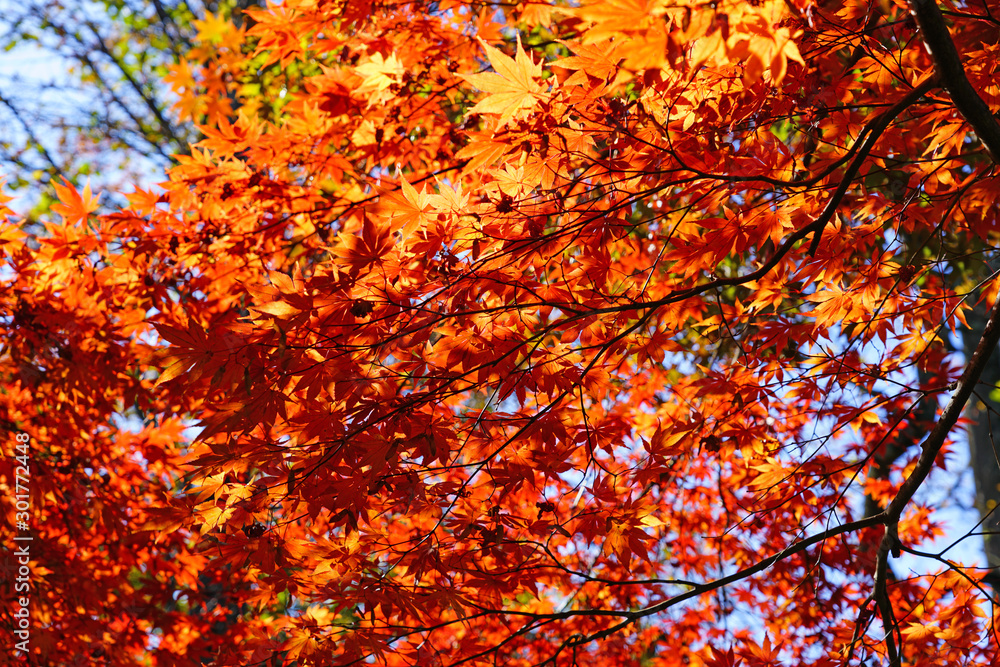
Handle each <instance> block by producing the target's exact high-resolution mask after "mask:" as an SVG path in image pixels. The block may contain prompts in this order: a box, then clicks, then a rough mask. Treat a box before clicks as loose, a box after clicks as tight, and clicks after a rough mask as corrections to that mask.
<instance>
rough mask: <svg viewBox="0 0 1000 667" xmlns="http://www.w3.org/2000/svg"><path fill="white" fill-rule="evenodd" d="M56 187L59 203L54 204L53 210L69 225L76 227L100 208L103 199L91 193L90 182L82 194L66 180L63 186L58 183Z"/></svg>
mask: <svg viewBox="0 0 1000 667" xmlns="http://www.w3.org/2000/svg"><path fill="white" fill-rule="evenodd" d="M55 187H56V195H57V196H58V197H59V203H57V204H53V205H52V210H53V211H55V212H56V213H58V214H59V215H61V216H62V219H63V220H65V221H66V223H67V224H70V225H75V224H76V223H78V222H82V221H84V220H86V219H87V218H88V217H89V216H90V214H91V213H93V212H94V211H96V210H97V207H98V206H100V199H101V197H100V195H97V196H96V197H95V196H94V195H93V193H91V191H90V181H89V180H88V181H87V185H86V186H84V188H83V192H82V193H80V192H78V191H77V189H76V188H75V187H73V185H72V184H71V183H70V182H69V181H67V180H66V179H63V181H62V185H60V184H58V183H56V185H55Z"/></svg>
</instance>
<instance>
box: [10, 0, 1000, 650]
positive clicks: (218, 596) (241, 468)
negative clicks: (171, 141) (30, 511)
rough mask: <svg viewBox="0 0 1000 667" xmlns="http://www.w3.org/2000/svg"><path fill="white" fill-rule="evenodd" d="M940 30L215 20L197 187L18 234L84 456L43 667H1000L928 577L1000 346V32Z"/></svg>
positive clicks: (631, 21) (527, 15) (27, 336)
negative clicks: (187, 432) (983, 379)
mask: <svg viewBox="0 0 1000 667" xmlns="http://www.w3.org/2000/svg"><path fill="white" fill-rule="evenodd" d="M942 7H943V8H944V10H943V11H942V9H941V7H939V6H938V4H936V3H935V2H933V0H910V1H909V2H903V1H898V2H895V1H890V0H885V1H879V2H859V1H856V0H848V1H844V2H836V1H833V0H831V1H827V2H813V1H812V0H791V1H790V2H775V1H772V0H756V1H754V2H725V1H723V2H716V3H712V4H705V3H702V2H684V1H681V2H671V3H665V2H660V1H658V0H653V1H650V2H630V1H627V0H621V1H616V2H594V3H580V4H578V5H575V4H567V5H549V4H543V3H519V4H516V5H512V4H507V5H502V6H501V5H483V4H472V3H462V2H449V1H443V2H435V3H420V2H413V3H404V2H400V3H394V4H393V3H382V4H378V5H369V4H367V3H360V2H344V3H316V2H312V1H311V0H291V1H289V2H284V3H282V4H281V5H275V6H270V7H269V8H268V9H266V10H258V11H254V10H250V11H249V12H248V15H249V16H250V17H251V19H252V25H247V24H242V25H240V26H236V25H229V24H227V23H225V22H221V21H218V22H214V23H212V24H211V25H212V34H211V35H210V36H208V37H209V38H208V39H205V40H203V41H201V42H199V43H197V44H196V45H195V46H194V48H193V51H192V52H191V53H189V54H188V57H186V59H185V60H184V61H183V62H182V63H181V64H180V65H179V66H177V67H175V68H174V69H173V71H172V73H171V75H170V77H169V82H170V83H171V84H172V85H173V86H174V90H175V91H176V92H177V94H178V95H179V96H180V102H179V105H178V108H179V110H180V112H181V114H183V115H184V116H185V117H186V118H194V117H196V116H197V117H198V120H199V121H200V123H201V125H200V131H201V132H202V133H203V134H204V136H205V139H204V140H202V141H200V142H199V143H198V144H197V145H195V146H193V147H192V150H191V153H190V155H186V156H178V157H177V160H178V165H177V166H176V167H174V168H172V169H170V170H169V172H168V180H166V181H165V182H164V183H162V184H161V188H160V189H158V190H147V189H137V190H136V191H135V192H134V193H131V194H129V195H128V197H129V201H130V207H129V208H126V209H123V210H121V211H118V212H116V213H113V214H110V215H103V216H97V215H95V214H94V213H95V211H96V206H97V201H96V195H94V193H93V192H91V191H89V190H88V189H83V188H81V189H76V188H73V187H71V186H69V185H68V184H67V185H63V186H60V187H61V191H60V200H61V204H60V205H59V206H57V207H55V208H54V212H55V213H56V214H57V215H58V216H59V219H57V220H53V221H52V222H50V223H49V224H48V227H47V234H45V235H41V236H38V237H37V238H36V237H31V236H28V235H27V234H25V233H23V232H21V231H20V230H18V229H17V228H16V227H9V228H7V229H5V230H4V232H3V234H4V236H3V242H4V251H5V253H6V257H7V263H8V266H9V267H10V269H9V271H8V273H7V274H5V275H4V276H3V279H4V281H5V283H7V287H8V289H7V295H8V296H5V297H4V298H5V299H6V301H5V303H4V307H5V309H6V312H8V313H10V315H9V316H8V320H7V322H6V325H7V327H6V328H7V331H6V332H5V333H6V338H5V350H8V351H7V352H6V353H5V355H4V357H3V358H2V362H3V363H4V364H5V373H6V380H5V383H6V384H5V386H6V387H7V392H6V393H5V394H4V395H3V407H2V409H3V411H4V412H3V413H2V414H3V415H5V416H4V418H3V424H4V425H5V427H6V428H7V429H8V430H9V431H13V430H15V429H21V430H24V431H26V432H28V433H30V434H31V435H32V437H33V438H34V439H35V440H36V441H37V442H38V443H40V446H43V447H44V446H48V447H49V449H48V450H47V455H49V456H51V455H53V453H59V454H60V456H64V457H70V458H66V461H67V462H66V463H63V459H61V458H60V459H59V462H58V464H53V465H52V466H50V467H52V468H53V470H54V472H52V474H51V475H50V472H49V470H48V469H46V472H45V474H44V475H41V474H39V475H37V484H38V485H39V486H40V487H41V492H40V494H39V501H38V502H39V507H40V508H41V509H40V511H41V512H42V514H43V515H44V521H41V522H40V526H41V527H40V528H39V530H40V537H43V538H45V539H46V540H48V543H52V544H58V545H60V548H63V547H64V548H65V553H62V554H59V556H58V557H56V556H54V555H53V556H46V557H45V560H44V561H40V562H39V563H38V567H39V569H37V570H36V571H37V572H38V574H39V582H38V590H39V591H41V592H42V593H41V595H40V596H39V598H40V599H39V600H38V601H37V606H36V610H37V611H36V615H37V617H38V619H39V622H40V623H44V624H45V627H46V628H47V629H48V631H49V632H50V633H57V634H58V636H59V637H60V639H59V641H52V642H49V643H40V644H38V645H36V647H35V650H36V652H37V653H38V656H39V658H40V659H43V660H47V661H48V664H55V663H57V662H58V661H60V660H63V661H66V660H68V657H69V656H71V655H80V654H82V651H83V647H85V646H87V647H89V646H91V644H92V643H93V642H95V641H100V642H105V643H106V644H107V645H109V646H110V645H111V644H112V643H113V644H116V645H117V646H118V648H119V649H121V650H117V651H115V652H114V654H109V653H108V652H104V651H101V652H100V653H99V654H95V655H96V657H95V659H101V660H105V661H107V662H108V663H109V664H136V663H141V662H142V661H143V660H149V661H153V662H154V664H199V662H200V663H206V662H212V661H214V663H215V664H303V665H306V664H323V665H326V664H331V663H333V664H338V665H339V664H344V665H347V664H356V663H361V662H376V663H383V664H389V665H459V664H512V665H536V664H552V665H576V664H583V663H584V662H586V661H594V660H599V661H601V662H602V663H608V664H622V665H664V666H667V665H675V664H696V665H699V664H700V665H712V666H721V665H736V664H745V665H771V664H816V665H845V664H869V663H870V662H871V661H873V660H874V661H883V660H886V661H888V662H889V663H890V664H915V663H917V662H919V663H920V664H949V665H950V664H979V663H982V664H986V663H989V662H991V661H994V660H995V659H996V653H997V645H998V642H997V637H996V634H995V631H994V629H993V628H994V619H995V617H996V614H997V613H998V610H997V609H996V607H995V605H994V604H993V603H994V601H995V600H994V595H993V591H992V589H991V588H990V586H988V585H984V584H983V583H982V580H983V576H984V574H985V571H984V570H981V569H977V568H975V567H972V566H970V565H969V564H967V563H963V562H960V561H958V560H956V559H955V558H954V556H953V554H952V553H950V552H942V551H937V552H932V551H929V550H927V547H924V546H923V544H924V543H925V542H926V541H928V540H930V539H932V538H934V537H936V536H939V535H941V534H942V532H943V530H944V527H943V526H942V524H941V521H940V519H939V518H938V516H939V515H938V514H937V511H938V510H939V509H940V508H941V507H940V506H941V502H940V500H939V499H937V498H936V497H935V495H934V494H932V493H929V491H928V489H929V488H930V486H932V484H933V482H934V480H935V478H937V477H940V476H941V475H942V474H943V472H944V471H943V470H942V469H943V468H945V467H946V466H947V464H948V461H949V457H948V454H949V453H950V452H951V450H952V448H953V446H954V442H953V439H954V438H955V436H956V434H957V433H958V430H957V425H958V424H959V419H960V416H961V413H962V410H963V409H964V408H965V406H966V404H967V403H968V402H969V401H970V399H971V398H972V397H973V396H974V393H975V392H977V391H982V392H988V391H990V388H989V387H986V388H979V389H977V382H978V381H979V380H980V376H981V375H982V374H983V370H984V368H985V367H986V365H987V363H988V360H989V354H990V352H992V350H993V349H994V348H995V347H996V346H997V342H998V340H1000V326H998V323H997V322H996V319H997V317H998V316H997V309H996V307H995V306H993V304H995V303H997V302H998V287H997V283H996V281H995V280H994V277H993V274H992V272H991V269H989V268H986V267H988V265H987V260H988V259H990V257H991V255H990V253H991V243H993V242H995V240H996V235H997V231H996V229H995V227H996V224H997V219H996V216H997V212H996V207H995V205H994V202H995V201H996V199H997V190H998V181H997V176H996V174H995V164H996V157H997V156H1000V125H998V123H997V120H996V118H995V117H994V112H995V110H997V109H1000V99H998V95H1000V89H998V86H997V82H996V69H997V63H998V60H997V57H996V56H997V52H998V50H1000V32H998V30H997V27H998V20H997V19H996V18H994V17H996V16H1000V4H998V3H996V2H990V0H985V1H984V2H980V3H970V4H962V3H942ZM264 70H267V71H269V72H271V73H272V74H271V76H270V77H269V79H268V90H269V91H271V92H272V93H273V95H267V94H262V93H261V90H260V88H259V87H255V86H254V85H253V84H251V83H249V82H251V81H252V79H253V77H255V76H259V73H260V72H261V71H264ZM977 299H978V300H980V301H982V302H985V303H987V304H989V308H990V310H988V311H987V312H988V313H989V314H988V316H987V318H986V319H985V320H984V321H983V323H982V325H981V327H980V328H979V329H978V330H977V331H976V341H975V347H974V348H973V349H972V351H970V353H969V354H968V355H967V357H968V358H963V357H960V356H958V355H955V354H952V353H951V352H950V349H951V348H950V344H949V342H948V339H949V336H950V335H951V334H952V333H954V332H955V331H956V330H957V327H958V325H959V323H963V324H964V323H966V315H967V314H969V313H971V312H972V309H973V306H974V301H975V300H977ZM973 330H974V331H975V329H973ZM970 347H971V346H970ZM994 363H995V360H994ZM116 415H136V416H138V417H139V418H140V419H141V420H142V421H143V424H144V428H143V430H142V431H141V432H140V433H138V434H131V433H129V432H128V431H127V430H126V429H124V428H122V427H120V426H118V425H114V424H112V425H111V426H109V422H110V421H113V419H114V418H115V416H116ZM190 420H197V423H198V427H199V433H198V435H197V437H196V438H194V439H193V440H191V441H188V439H186V438H185V437H184V432H183V431H184V429H185V426H186V425H187V424H189V423H190ZM904 436H905V437H904ZM79 441H84V443H85V446H84V447H81V448H80V451H83V452H86V455H87V456H88V458H89V462H88V463H86V464H85V463H83V462H80V461H73V460H72V458H71V457H72V452H73V451H74V450H73V448H71V447H68V446H67V445H68V443H76V442H79ZM45 443H60V444H56V445H53V444H49V445H45ZM62 447H65V449H62ZM890 450H893V451H892V453H891V454H890ZM81 465H84V466H85V467H84V471H85V472H86V471H87V470H92V471H93V473H94V475H97V476H99V477H100V478H101V479H102V482H101V483H98V482H96V481H94V482H93V483H92V484H91V487H94V486H97V485H98V484H100V487H99V488H94V489H93V491H92V492H91V493H92V494H93V495H91V496H86V497H81V498H79V499H77V502H76V504H75V505H74V504H73V503H72V502H71V500H72V499H69V498H66V497H64V496H63V495H61V491H62V489H65V488H70V489H75V488H80V487H79V486H74V485H73V484H72V482H69V481H66V482H63V481H62V478H60V477H58V474H65V476H66V479H67V480H69V479H72V478H74V476H76V477H79V475H80V471H79V469H78V468H77V469H74V466H77V467H78V466H81ZM59 466H62V467H65V468H67V470H66V471H65V473H63V472H62V471H61V468H60V467H59ZM95 466H96V467H95ZM57 473H58V474H57ZM86 474H87V475H90V476H91V477H93V475H91V473H90V472H86ZM8 480H9V474H8ZM8 483H9V482H8ZM66 484H69V486H65V485H66ZM95 498H96V499H99V501H95V500H94V499H95ZM85 499H86V501H87V502H86V503H85V502H84V500H85ZM4 502H5V503H7V502H9V500H8V499H7V498H5V500H4ZM5 509H6V505H5ZM80 511H84V512H87V513H88V514H87V516H88V518H89V521H90V523H88V524H87V525H86V528H87V531H86V532H85V533H83V532H81V530H80V529H79V528H78V527H77V528H74V527H73V526H74V524H73V523H72V522H71V521H70V520H69V518H68V517H66V516H65V515H66V514H68V513H72V512H80ZM9 513H10V514H12V513H13V510H9ZM60 515H62V516H60ZM8 521H11V519H10V518H9V517H8ZM972 537H973V535H972V534H971V533H969V534H966V535H965V536H963V539H964V540H969V539H971V538H972ZM109 540H121V541H123V542H124V544H126V545H127V546H130V547H132V548H129V549H118V550H115V552H114V553H113V554H112V553H111V550H109V548H108V547H105V546H104V545H105V544H107V543H108V542H109ZM903 552H906V553H907V554H909V555H910V556H912V557H915V558H917V559H919V560H920V562H922V563H923V564H924V566H925V567H926V570H925V571H926V572H931V574H922V573H917V574H913V575H909V574H908V573H904V572H901V571H900V572H897V571H895V570H894V568H893V566H892V563H893V561H894V560H895V558H896V557H898V556H900V555H901V554H902V553H903ZM95 575H96V576H95ZM88 577H89V579H86V578H88ZM84 580H86V581H88V585H89V587H88V588H87V589H84V590H86V591H87V594H85V595H81V594H78V593H74V592H73V590H74V589H73V588H71V586H80V585H82V583H81V582H82V581H84ZM67 582H69V583H67ZM70 601H71V602H70ZM137 604H141V606H142V609H141V610H139V611H137V610H136V606H135V605H137ZM80 610H83V612H82V613H81V611H80ZM7 627H10V626H7ZM88 650H89V651H92V650H93V649H88ZM88 654H89V653H88Z"/></svg>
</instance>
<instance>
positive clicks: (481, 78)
mask: <svg viewBox="0 0 1000 667" xmlns="http://www.w3.org/2000/svg"><path fill="white" fill-rule="evenodd" d="M479 43H480V45H481V46H482V47H483V50H484V51H486V57H487V58H488V59H489V61H490V65H492V66H493V70H494V71H493V72H485V73H482V74H465V75H463V76H462V78H464V79H465V80H466V81H468V82H469V83H471V84H472V85H473V86H475V87H476V88H478V89H479V90H481V91H483V92H485V93H489V94H488V95H487V96H486V97H485V98H483V99H482V100H480V101H479V102H477V103H476V105H475V106H474V107H472V109H470V113H480V114H497V115H499V116H500V125H501V126H503V125H506V124H507V122H509V121H510V120H512V119H514V118H521V117H524V116H525V115H526V114H527V112H529V111H531V110H532V109H534V108H535V107H536V106H537V104H538V102H539V101H540V100H541V99H543V98H544V97H545V95H546V86H545V85H544V84H542V83H540V82H539V81H536V78H538V77H541V75H542V65H541V63H538V64H536V63H535V62H534V61H533V60H532V59H531V58H530V57H529V56H528V54H527V53H525V52H524V49H523V48H521V40H520V38H518V41H517V52H516V53H515V56H514V58H511V57H510V56H508V55H506V54H504V53H503V52H502V51H500V50H499V49H496V48H494V47H492V46H490V45H489V44H487V43H486V42H484V41H483V40H482V39H480V40H479Z"/></svg>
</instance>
